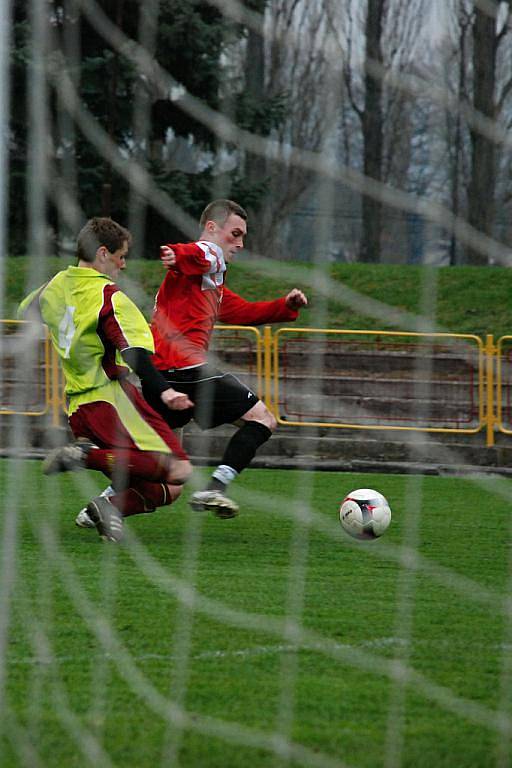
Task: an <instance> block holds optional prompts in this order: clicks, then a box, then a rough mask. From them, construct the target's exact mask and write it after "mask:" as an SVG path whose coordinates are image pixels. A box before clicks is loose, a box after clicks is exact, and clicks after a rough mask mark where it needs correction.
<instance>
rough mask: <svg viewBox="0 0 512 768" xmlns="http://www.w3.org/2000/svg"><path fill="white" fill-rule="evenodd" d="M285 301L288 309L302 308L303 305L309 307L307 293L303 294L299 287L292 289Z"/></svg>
mask: <svg viewBox="0 0 512 768" xmlns="http://www.w3.org/2000/svg"><path fill="white" fill-rule="evenodd" d="M285 301H286V306H287V307H288V309H301V307H307V304H308V300H307V298H306V296H305V294H303V293H302V291H299V289H298V288H294V289H293V290H292V291H290V293H289V294H288V295H287V296H286V299H285Z"/></svg>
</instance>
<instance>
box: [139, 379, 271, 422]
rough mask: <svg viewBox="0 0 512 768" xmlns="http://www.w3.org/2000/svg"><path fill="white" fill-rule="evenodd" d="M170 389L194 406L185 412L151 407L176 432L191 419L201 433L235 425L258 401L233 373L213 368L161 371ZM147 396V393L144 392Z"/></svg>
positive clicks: (163, 406)
mask: <svg viewBox="0 0 512 768" xmlns="http://www.w3.org/2000/svg"><path fill="white" fill-rule="evenodd" d="M161 373H162V375H163V376H164V378H165V379H166V380H167V381H168V382H169V386H171V387H172V388H173V389H175V390H176V391H177V392H185V394H187V395H188V396H189V398H190V399H191V400H192V402H193V403H194V407H193V408H188V409H187V410H186V411H173V410H171V409H170V408H166V406H165V405H164V404H163V403H162V401H161V400H160V401H159V402H155V401H154V400H153V399H149V403H150V404H151V405H152V406H153V408H154V409H155V410H157V411H158V412H159V413H161V414H162V416H163V417H164V419H165V420H166V422H167V423H168V424H169V425H170V426H171V427H174V428H178V427H183V426H184V425H185V424H187V423H188V422H189V421H190V420H191V419H194V421H195V422H196V423H197V424H198V425H199V426H200V427H201V429H212V428H213V427H218V426H220V424H233V422H235V421H237V420H238V419H239V418H240V417H241V416H243V415H244V413H247V411H249V410H250V409H251V408H252V407H253V406H254V405H256V403H257V402H258V400H259V398H258V396H257V395H255V394H254V392H252V391H251V390H250V389H249V388H248V387H246V386H245V384H242V382H241V381H239V379H237V378H236V376H233V374H232V373H223V372H222V371H219V370H218V369H217V368H213V367H212V366H211V365H208V364H206V365H199V366H197V367H196V368H181V369H180V368H178V369H174V370H171V371H161ZM143 392H144V389H143Z"/></svg>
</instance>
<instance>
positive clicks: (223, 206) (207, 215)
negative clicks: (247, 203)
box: [199, 199, 247, 229]
mask: <svg viewBox="0 0 512 768" xmlns="http://www.w3.org/2000/svg"><path fill="white" fill-rule="evenodd" d="M232 213H234V214H236V215H237V216H240V218H241V219H243V220H244V221H247V211H246V210H245V209H244V208H242V206H241V205H238V203H235V202H234V201H233V200H224V199H219V200H213V201H212V202H211V203H208V205H207V206H206V208H205V209H204V211H203V212H202V214H201V218H200V219H199V224H200V226H201V227H202V228H203V229H204V227H205V225H206V222H207V221H214V222H215V223H216V224H219V226H222V225H223V224H225V223H226V220H227V219H228V217H229V216H230V215H231V214H232Z"/></svg>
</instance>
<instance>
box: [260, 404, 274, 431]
mask: <svg viewBox="0 0 512 768" xmlns="http://www.w3.org/2000/svg"><path fill="white" fill-rule="evenodd" d="M255 421H258V422H259V423H260V424H263V426H264V427H267V429H270V431H271V432H275V430H276V427H277V421H276V417H275V416H274V414H273V413H272V412H271V411H269V409H268V408H267V406H266V405H265V406H264V411H263V412H262V414H261V416H260V418H259V419H255Z"/></svg>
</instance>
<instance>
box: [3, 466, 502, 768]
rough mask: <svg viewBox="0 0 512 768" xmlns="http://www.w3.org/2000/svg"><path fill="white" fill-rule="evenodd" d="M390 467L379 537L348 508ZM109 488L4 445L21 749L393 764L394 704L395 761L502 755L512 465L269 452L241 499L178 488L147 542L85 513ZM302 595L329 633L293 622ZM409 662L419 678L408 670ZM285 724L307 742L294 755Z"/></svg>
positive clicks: (314, 624) (146, 526)
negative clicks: (107, 532) (342, 469)
mask: <svg viewBox="0 0 512 768" xmlns="http://www.w3.org/2000/svg"><path fill="white" fill-rule="evenodd" d="M368 485H370V486H371V487H376V488H378V489H379V490H380V491H382V492H383V493H384V494H385V495H386V496H387V497H388V499H389V500H390V503H391V506H392V509H393V521H392V525H391V527H390V529H389V531H388V532H387V533H386V535H385V537H384V538H383V539H382V540H380V541H376V542H372V543H370V544H359V543H355V542H352V541H350V540H348V539H346V538H345V536H344V535H343V534H342V532H341V529H340V527H339V524H338V521H337V508H338V505H339V502H340V500H341V498H342V497H343V495H344V494H345V493H346V492H347V491H349V490H351V489H353V488H355V487H367V486H368ZM101 487H102V478H101V476H100V475H97V474H96V473H78V474H77V475H66V476H60V477H56V478H43V477H42V476H41V472H40V464H39V463H38V462H34V461H15V460H11V461H8V460H3V461H1V462H0V492H1V493H2V496H3V498H4V499H6V500H7V501H9V502H10V504H9V505H6V512H5V514H4V516H3V518H2V521H1V522H0V526H1V528H2V536H4V535H5V534H6V532H7V529H8V527H9V526H11V525H12V524H13V521H14V520H17V526H18V527H17V536H16V543H15V545H13V546H12V548H11V549H10V550H9V551H5V550H4V553H3V560H2V563H4V564H5V563H6V562H7V558H8V556H9V554H10V555H11V556H12V566H11V567H10V568H9V569H8V573H10V575H11V577H12V579H13V583H12V586H11V599H10V601H9V606H10V613H9V616H10V620H9V625H8V632H7V641H8V642H7V648H6V657H5V666H4V664H3V662H4V658H3V656H2V655H1V654H0V669H3V670H5V676H4V684H3V689H2V690H3V692H4V707H3V711H4V716H3V718H2V722H1V725H0V733H1V738H0V755H2V757H1V758H0V765H1V766H2V768H11V767H14V766H16V767H17V766H21V765H39V764H40V765H44V766H48V767H50V766H51V767H53V766H55V767H57V766H58V767H59V768H61V767H62V766H66V768H67V766H71V767H73V766H77V767H78V766H86V765H89V764H90V763H94V764H96V765H107V764H111V765H115V766H123V768H146V767H147V768H150V767H151V768H152V767H153V766H155V765H166V766H167V765H174V764H176V765H177V764H178V761H176V760H175V761H174V762H171V760H172V757H173V751H172V750H173V749H174V748H176V749H177V750H178V752H179V765H180V766H182V768H196V766H201V767H202V766H208V768H235V767H236V768H246V766H257V767H258V768H259V767H260V766H261V767H262V768H266V767H267V766H268V767H269V768H270V766H272V767H273V768H274V767H275V766H278V767H279V768H281V767H283V768H284V766H298V765H304V766H308V767H309V766H310V765H313V764H315V763H314V762H313V756H314V755H316V756H317V758H318V763H317V764H318V765H327V764H328V763H327V758H328V757H329V758H330V759H332V761H333V764H335V765H342V764H346V765H350V766H354V767H356V766H357V768H377V767H378V766H384V765H385V755H386V739H387V734H388V732H389V723H388V717H389V715H390V712H392V713H393V716H392V725H393V726H394V727H396V728H397V729H398V736H399V739H398V741H395V742H394V743H395V744H397V743H401V742H400V740H401V739H403V744H402V751H401V753H400V754H399V756H398V758H397V760H398V761H395V763H394V764H396V765H400V766H402V768H432V766H435V767H436V768H454V767H455V766H456V767H457V768H476V767H477V766H478V768H486V767H487V766H489V767H490V766H494V765H496V755H497V748H498V745H499V743H500V738H499V735H498V734H497V732H496V731H495V730H494V729H493V728H492V727H490V725H489V723H488V722H482V721H481V718H480V717H479V715H478V712H477V714H476V715H472V714H471V711H470V710H471V706H473V705H475V706H478V707H481V708H483V710H484V712H485V713H487V715H489V719H490V720H492V719H493V713H494V712H495V711H496V710H497V709H499V708H500V707H503V702H502V696H503V689H502V683H503V680H504V679H505V680H506V677H505V678H504V671H505V672H506V670H507V663H508V662H507V658H508V654H509V651H504V650H503V647H507V645H508V647H510V642H511V637H510V629H509V630H508V631H507V628H506V624H505V621H504V619H503V616H502V615H501V613H500V612H499V610H498V605H499V603H500V600H501V599H502V598H503V597H504V596H505V595H507V594H508V593H509V586H510V584H509V581H508V579H509V573H508V558H509V547H510V532H509V518H510V507H509V503H508V502H507V501H506V500H503V498H502V497H501V496H500V495H499V493H500V491H503V489H506V482H505V481H503V482H502V483H501V484H500V483H499V482H495V483H494V486H493V489H492V490H489V489H485V490H484V489H482V488H479V487H478V486H476V485H475V484H474V483H472V482H471V481H470V480H469V479H461V478H439V477H428V476H427V477H405V476H398V475H391V476H387V475H385V476H384V475H370V476H368V475H354V474H343V473H307V472H296V471H287V472H285V471H277V470H275V471H271V470H247V471H246V472H244V474H243V476H242V477H241V478H240V479H239V480H238V481H237V483H236V484H235V485H234V486H233V496H234V497H236V498H237V499H238V500H239V501H240V502H241V505H242V513H241V515H240V517H238V518H236V519H235V520H230V521H219V520H216V519H214V518H211V517H209V516H208V517H204V516H202V515H197V514H196V515H194V514H191V513H190V512H189V510H188V507H187V505H186V498H187V496H188V493H189V491H188V489H187V490H186V491H185V493H184V497H183V499H180V500H179V501H178V503H177V504H175V505H174V507H172V508H169V509H167V510H164V509H162V510H159V511H157V512H156V513H155V514H153V515H151V516H140V517H137V518H133V519H131V520H130V521H129V522H128V523H127V529H128V530H129V532H131V533H134V534H135V535H136V537H137V542H138V543H137V544H134V543H131V542H130V537H129V540H128V542H127V543H126V544H124V545H121V546H119V547H115V546H110V545H104V544H102V543H101V541H100V540H99V537H97V535H96V533H95V532H94V531H84V530H78V529H76V528H75V527H74V525H73V518H74V515H75V514H76V512H77V510H78V508H79V507H80V506H81V504H82V503H83V501H84V500H85V498H87V497H88V496H90V495H92V494H94V493H95V492H96V489H99V488H101ZM20 488H22V492H21V493H20V490H19V489H20ZM12 503H17V505H18V506H17V515H16V518H14V517H13V516H9V512H14V511H16V510H15V509H14V508H13V507H12V506H11V505H12ZM308 510H309V511H310V512H311V513H312V515H313V517H312V518H309V517H307V516H306V517H304V514H305V513H307V512H308ZM307 520H312V521H313V524H312V525H307V522H305V521H307ZM416 530H417V534H416V533H415V531H416ZM416 536H417V539H416ZM406 543H407V544H411V543H412V544H415V543H417V551H418V553H419V555H420V557H421V558H422V559H421V562H420V563H419V567H418V568H417V570H414V571H410V570H404V569H402V568H401V567H400V561H399V556H400V553H401V552H402V550H401V545H402V544H406ZM429 566H430V567H431V568H432V569H433V571H432V572H430V571H429V568H428V567H429ZM442 569H445V571H443V570H442ZM443 574H444V575H443ZM446 574H449V575H450V576H449V578H450V579H451V578H452V577H458V578H459V579H460V580H463V579H467V580H468V582H467V587H466V588H457V589H455V588H454V587H453V585H451V582H448V581H447V580H446ZM5 575H6V574H5V571H4V576H5ZM5 583H6V584H9V583H10V582H9V580H7V581H6V582H5ZM188 583H191V584H193V585H194V587H195V589H196V590H197V592H196V593H195V595H196V603H195V606H194V605H192V604H191V603H190V599H191V593H190V592H189V591H186V592H184V593H182V596H184V597H185V598H186V600H185V602H180V600H178V599H177V592H176V590H177V589H179V587H183V585H186V584H188ZM455 586H456V585H455ZM6 588H7V587H6V586H4V590H5V589H6ZM478 590H481V591H482V592H483V593H484V594H483V597H482V598H481V599H476V598H478V596H479V592H478ZM2 595H3V597H4V599H5V595H6V592H5V591H3V592H2ZM287 614H291V615H293V616H295V617H296V618H297V620H298V622H299V624H300V625H301V627H302V630H303V632H304V633H307V637H304V636H302V637H301V636H300V634H299V636H297V635H293V634H292V635H290V636H286V635H283V633H282V632H280V631H278V629H279V622H281V621H282V620H283V619H284V617H285V616H286V615H287ZM2 615H3V616H5V612H4V613H3V614H2ZM257 615H259V616H261V617H264V618H263V619H262V621H261V624H260V625H258V624H255V623H254V617H255V616H257ZM276 622H277V623H276ZM5 626H6V624H4V628H5ZM312 639H316V640H321V641H322V643H323V644H324V646H325V648H327V649H329V648H330V649H331V650H330V652H327V651H325V649H324V651H322V650H321V649H320V647H318V646H316V645H315V644H314V643H313V644H311V640H312ZM0 648H1V646H0ZM121 648H122V652H121V651H120V649H121ZM45 657H46V660H44V659H45ZM393 660H402V661H403V663H404V664H405V665H406V666H407V668H409V669H412V670H413V671H414V672H415V673H417V674H418V675H420V676H421V677H420V678H419V680H416V681H412V682H411V684H410V685H405V686H404V687H402V686H401V685H400V683H399V682H396V681H395V682H393V681H392V680H391V678H390V676H389V671H390V667H389V664H390V663H391V662H392V661H393ZM425 681H427V682H428V683H429V684H432V685H436V686H439V687H441V688H440V689H438V690H442V691H444V693H445V694H446V696H447V700H448V702H449V704H448V706H447V705H445V704H444V703H443V699H442V698H437V696H433V695H432V694H431V693H429V692H428V691H427V689H426V682H425ZM506 694H507V695H506V696H505V701H506V702H508V706H507V707H506V711H507V712H509V713H510V695H509V694H510V691H509V690H506ZM170 702H174V703H175V704H176V706H178V707H181V708H182V710H183V711H184V712H185V713H186V715H185V717H186V721H185V727H184V728H183V729H179V728H178V727H177V726H176V723H174V725H173V724H169V719H168V714H169V709H168V705H169V703H170ZM172 711H173V710H172V709H171V712H172ZM276 733H284V734H288V735H289V737H290V739H291V740H292V741H293V742H294V743H295V744H296V745H302V747H303V748H304V749H307V750H308V753H307V755H306V756H305V757H303V759H302V760H300V759H298V758H297V759H293V758H290V760H286V759H284V757H282V756H281V757H280V756H278V755H276V754H275V752H274V751H273V749H272V748H271V744H272V743H271V736H272V735H275V734H276ZM91 743H92V744H93V745H94V748H95V749H96V753H95V754H94V755H93V756H92V757H91V756H90V757H86V754H87V749H88V746H87V744H89V746H90V744H91ZM30 749H33V750H34V751H35V753H36V756H38V758H39V760H38V761H37V760H36V758H34V755H33V754H32V755H31V756H29V757H28V758H27V757H26V751H27V750H30ZM23 750H25V752H23ZM24 755H25V756H24ZM105 755H106V756H108V759H109V760H110V763H109V762H108V760H107V757H105ZM322 758H323V762H322ZM336 761H338V762H336ZM330 764H331V763H329V765H330ZM502 764H503V765H504V764H507V763H502Z"/></svg>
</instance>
